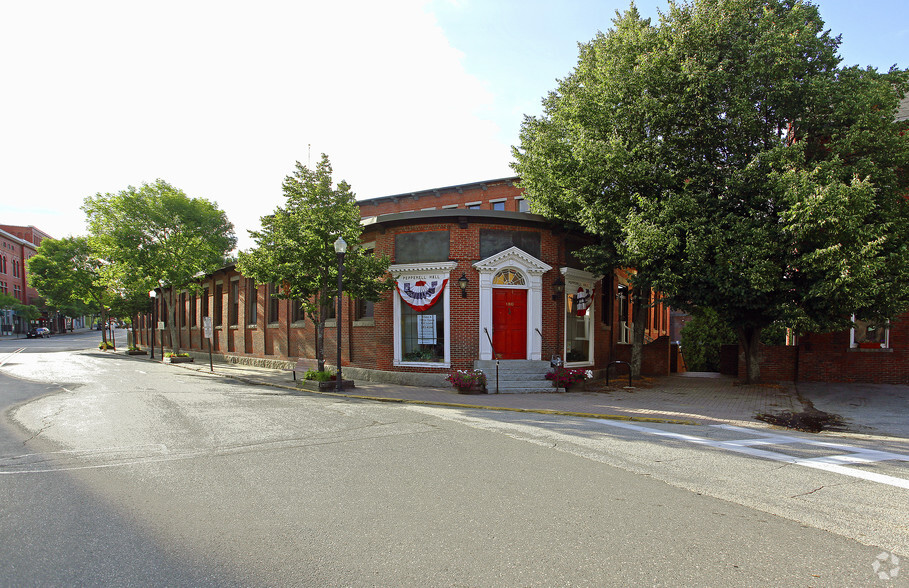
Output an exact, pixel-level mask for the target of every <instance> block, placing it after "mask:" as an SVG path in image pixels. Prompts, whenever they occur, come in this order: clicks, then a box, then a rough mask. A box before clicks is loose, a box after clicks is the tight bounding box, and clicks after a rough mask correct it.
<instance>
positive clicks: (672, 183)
mask: <svg viewBox="0 0 909 588" xmlns="http://www.w3.org/2000/svg"><path fill="white" fill-rule="evenodd" d="M839 42H840V40H839V38H838V37H831V36H830V34H829V32H827V31H825V27H824V23H823V21H822V20H821V18H820V15H819V13H818V9H817V7H816V6H813V5H811V4H807V3H802V2H798V1H795V0H694V1H693V2H690V3H672V4H670V7H669V11H668V12H667V13H666V14H664V15H662V17H661V20H660V23H659V24H658V25H656V26H654V25H652V24H651V23H649V22H647V21H644V20H642V19H640V17H639V15H638V14H637V11H636V10H635V9H634V7H633V6H632V8H631V9H630V10H628V11H627V12H625V13H624V14H621V15H617V17H616V19H615V20H614V21H613V27H612V28H611V29H609V30H608V31H607V32H606V33H605V34H600V35H598V36H597V37H596V38H595V39H593V40H592V41H591V42H590V43H587V44H585V45H582V46H581V51H580V54H579V59H578V65H577V67H576V68H575V69H574V70H573V71H572V72H571V74H570V75H569V76H568V77H566V78H565V79H563V80H561V81H560V82H559V85H558V88H557V89H556V90H555V91H554V92H552V93H551V94H550V95H549V96H548V97H547V98H546V100H544V107H545V111H544V115H543V116H542V117H539V118H532V117H531V118H527V119H525V122H524V125H523V126H522V131H521V145H520V149H515V150H514V154H515V159H516V163H515V165H514V168H515V170H516V171H517V173H518V174H520V175H521V177H522V186H523V187H524V189H525V191H526V193H527V197H528V199H529V200H530V202H531V207H532V208H533V209H534V210H535V211H537V212H541V213H543V214H546V215H549V216H551V217H554V218H558V219H561V220H563V221H577V222H579V223H580V224H581V226H582V227H583V228H584V229H585V230H586V231H588V232H589V233H592V234H594V235H596V236H597V237H598V238H599V239H600V240H601V243H600V244H599V245H598V246H597V247H596V248H595V249H596V250H597V251H600V252H601V253H603V254H604V257H603V258H601V260H600V262H599V263H597V262H595V261H593V262H591V263H592V265H599V266H601V267H602V266H603V265H604V264H605V263H606V260H607V257H606V256H607V255H614V258H611V259H610V261H614V262H615V263H616V264H617V265H624V266H626V267H633V268H635V269H636V270H637V280H638V281H639V282H640V283H642V284H647V285H651V286H653V287H654V288H656V289H658V290H661V291H662V293H663V294H664V296H665V297H666V299H668V300H669V302H670V303H671V304H673V305H674V306H676V307H682V308H690V307H692V306H701V307H708V308H713V309H716V310H717V311H718V313H719V314H720V315H721V317H722V318H723V319H724V320H726V321H727V322H728V323H729V324H730V326H732V327H733V328H735V329H737V330H739V331H740V332H741V333H743V338H744V339H750V340H751V339H754V337H753V336H752V335H753V332H754V330H755V329H757V330H758V331H759V330H760V329H761V328H763V327H765V326H767V325H769V324H771V323H773V322H775V321H779V320H785V321H789V324H796V323H798V324H810V325H812V327H813V328H837V327H840V326H842V325H843V324H844V321H846V322H848V318H849V316H850V315H851V313H852V312H856V313H858V314H859V315H862V316H865V315H869V316H870V315H875V316H893V315H895V314H897V313H900V312H903V311H905V310H906V308H909V280H907V277H909V255H907V253H909V245H907V243H909V201H907V199H906V198H905V196H906V194H909V173H906V170H907V169H909V132H907V124H906V123H905V122H903V123H897V122H895V121H894V114H895V113H896V110H897V106H898V104H899V101H900V99H901V98H903V97H904V96H905V95H906V94H907V92H909V71H905V70H897V69H892V70H891V71H889V72H886V73H878V72H877V71H875V70H874V69H872V68H866V69H861V68H839V67H838V65H839V58H838V56H837V49H838V46H839ZM746 331H747V332H748V333H751V335H748V336H745V335H744V334H745V333H746Z"/></svg>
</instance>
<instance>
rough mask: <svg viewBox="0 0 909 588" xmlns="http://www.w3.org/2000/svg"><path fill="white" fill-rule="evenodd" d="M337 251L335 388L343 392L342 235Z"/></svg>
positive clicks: (339, 237) (345, 247)
mask: <svg viewBox="0 0 909 588" xmlns="http://www.w3.org/2000/svg"><path fill="white" fill-rule="evenodd" d="M335 253H336V254H337V255H338V312H337V313H336V314H335V324H336V325H337V329H336V333H335V335H336V338H337V340H338V375H337V376H336V377H337V380H336V382H335V384H336V387H335V390H336V391H338V392H341V390H342V389H343V378H342V376H341V288H342V284H343V282H342V279H343V278H342V276H343V275H344V254H345V253H347V241H345V240H344V238H343V237H341V236H340V235H339V236H338V238H337V240H336V241H335Z"/></svg>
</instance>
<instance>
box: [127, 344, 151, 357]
mask: <svg viewBox="0 0 909 588" xmlns="http://www.w3.org/2000/svg"><path fill="white" fill-rule="evenodd" d="M145 354H146V353H145V350H144V349H139V348H138V347H136V346H135V345H130V347H129V349H127V350H126V355H145Z"/></svg>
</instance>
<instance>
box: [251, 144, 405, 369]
mask: <svg viewBox="0 0 909 588" xmlns="http://www.w3.org/2000/svg"><path fill="white" fill-rule="evenodd" d="M283 190H284V197H285V198H286V202H285V204H284V206H281V207H278V208H277V209H276V210H275V212H274V213H273V214H271V215H269V216H265V217H262V229H261V230H259V231H250V235H251V236H252V238H253V239H254V240H255V242H256V247H255V248H254V249H252V250H251V251H248V252H241V253H240V258H239V261H238V263H237V268H238V269H239V270H240V272H242V273H243V274H244V275H246V276H248V277H250V278H253V279H254V280H255V281H256V282H257V283H259V284H267V283H274V284H276V285H277V286H278V287H277V288H276V294H275V295H276V296H277V297H278V298H285V299H289V300H298V301H300V304H301V306H302V307H303V309H304V310H305V312H306V314H307V315H308V316H309V319H310V320H311V321H312V322H313V324H314V325H315V327H316V329H315V332H316V356H317V359H318V361H319V370H320V371H323V370H324V369H325V350H324V341H325V319H326V317H327V316H328V314H329V313H330V309H331V308H332V306H333V300H334V299H335V296H336V294H337V288H338V287H337V284H338V273H337V272H338V260H337V255H336V253H335V250H334V242H335V240H336V239H337V238H338V237H339V236H340V237H343V238H344V240H345V241H346V242H347V244H348V250H347V254H346V255H345V257H344V274H343V276H342V278H343V282H344V284H343V291H344V292H345V293H346V294H347V295H348V296H350V297H351V298H359V299H364V300H371V301H374V302H375V301H378V300H379V299H380V298H381V297H382V295H383V294H384V293H386V292H388V291H390V290H391V289H392V288H393V282H392V281H391V277H390V276H389V275H388V264H389V260H388V258H387V257H385V256H376V255H373V254H372V253H371V252H369V251H367V250H365V249H364V248H362V247H360V246H359V245H360V234H361V232H362V228H361V226H360V211H359V209H358V207H357V205H356V200H355V198H354V194H353V192H352V191H351V189H350V185H349V184H348V183H347V182H345V181H343V180H342V181H340V182H338V183H337V185H333V183H332V168H331V163H330V162H329V160H328V156H327V155H325V154H324V153H323V154H322V159H321V160H320V161H319V164H318V165H317V166H316V168H315V169H309V168H308V167H306V166H304V165H302V164H300V162H297V164H296V168H295V169H294V172H293V174H292V175H289V176H287V177H286V178H285V179H284V184H283Z"/></svg>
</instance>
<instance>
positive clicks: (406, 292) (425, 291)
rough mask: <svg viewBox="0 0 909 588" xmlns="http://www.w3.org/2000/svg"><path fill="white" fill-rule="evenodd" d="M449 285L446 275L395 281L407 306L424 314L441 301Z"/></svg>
mask: <svg viewBox="0 0 909 588" xmlns="http://www.w3.org/2000/svg"><path fill="white" fill-rule="evenodd" d="M447 283H448V278H447V277H445V276H444V275H437V276H421V277H419V278H400V279H397V280H395V288H396V289H397V290H398V294H400V295H401V300H403V301H404V303H405V304H407V306H409V307H411V308H412V309H414V310H416V311H419V312H422V311H424V310H426V309H428V308H429V307H431V306H432V305H433V304H435V303H436V301H438V300H439V294H441V293H442V291H443V290H445V285H446V284H447Z"/></svg>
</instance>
